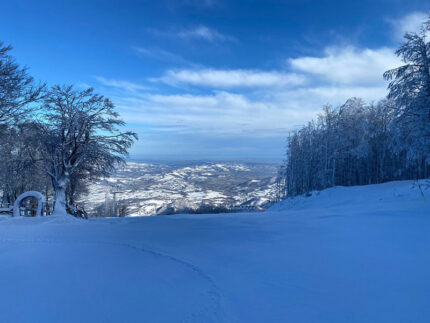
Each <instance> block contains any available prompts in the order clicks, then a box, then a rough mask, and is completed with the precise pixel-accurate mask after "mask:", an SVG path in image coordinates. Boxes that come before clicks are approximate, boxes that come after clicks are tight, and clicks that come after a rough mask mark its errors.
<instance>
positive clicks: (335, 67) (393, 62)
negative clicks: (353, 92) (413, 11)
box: [288, 47, 401, 84]
mask: <svg viewBox="0 0 430 323" xmlns="http://www.w3.org/2000/svg"><path fill="white" fill-rule="evenodd" d="M288 62H289V63H290V64H291V67H292V68H293V69H295V70H297V71H300V72H306V73H309V74H314V75H317V76H319V77H320V78H322V79H326V80H327V81H330V82H333V83H337V84H375V83H376V84H377V83H379V84H381V83H382V82H383V77H382V74H383V73H384V72H385V71H387V70H388V69H391V68H394V67H396V66H399V64H401V61H400V60H399V58H397V57H396V55H395V54H394V50H393V49H391V48H380V49H357V48H354V47H346V48H340V47H328V48H326V50H325V52H324V55H323V56H322V57H299V58H294V59H289V60H288Z"/></svg>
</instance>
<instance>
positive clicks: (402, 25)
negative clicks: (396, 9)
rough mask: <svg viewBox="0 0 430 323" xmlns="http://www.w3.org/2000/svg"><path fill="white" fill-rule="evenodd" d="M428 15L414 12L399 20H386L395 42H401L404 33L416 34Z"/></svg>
mask: <svg viewBox="0 0 430 323" xmlns="http://www.w3.org/2000/svg"><path fill="white" fill-rule="evenodd" d="M429 14H430V13H425V12H420V11H416V12H412V13H410V14H408V15H406V16H403V17H401V18H400V19H388V22H389V23H390V24H391V25H392V29H393V37H394V38H395V39H396V40H402V39H403V35H404V34H405V33H407V32H418V31H419V30H420V27H421V25H422V24H423V22H424V21H425V20H426V19H427V18H428V16H429Z"/></svg>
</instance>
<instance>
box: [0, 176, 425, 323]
mask: <svg viewBox="0 0 430 323" xmlns="http://www.w3.org/2000/svg"><path fill="white" fill-rule="evenodd" d="M424 194H425V196H426V199H427V200H426V201H425V200H424V198H423V197H422V195H421V192H420V190H419V189H418V187H416V186H414V185H413V182H412V181H403V182H391V183H386V184H381V185H370V186H361V187H349V188H344V187H336V188H332V189H328V190H325V191H323V192H321V193H320V194H319V195H317V194H314V195H313V196H312V197H308V198H304V197H300V198H295V199H293V200H288V201H285V202H283V203H280V204H278V205H275V206H274V207H273V208H272V209H270V210H269V211H267V212H264V213H252V214H223V215H176V216H158V217H143V218H124V219H96V220H89V221H85V220H77V219H74V218H71V219H67V218H66V219H64V218H55V217H44V218H9V217H0V322H3V323H6V322H294V323H295V322H330V323H333V322H341V323H345V322H378V323H379V322H389V323H393V322H414V323H419V322H426V323H428V322H430V190H424Z"/></svg>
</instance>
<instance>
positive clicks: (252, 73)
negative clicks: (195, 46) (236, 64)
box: [158, 69, 306, 88]
mask: <svg viewBox="0 0 430 323" xmlns="http://www.w3.org/2000/svg"><path fill="white" fill-rule="evenodd" d="M158 80H159V81H162V82H165V83H167V84H171V85H177V84H181V83H182V84H191V85H194V86H204V87H214V88H233V87H238V88H239V87H271V86H275V87H277V86H294V85H300V84H303V83H305V82H306V78H305V77H304V76H302V75H299V74H295V73H284V72H278V71H259V70H242V69H239V70H216V69H195V70H189V69H185V70H170V71H167V73H166V74H165V75H164V76H162V77H161V78H159V79H158Z"/></svg>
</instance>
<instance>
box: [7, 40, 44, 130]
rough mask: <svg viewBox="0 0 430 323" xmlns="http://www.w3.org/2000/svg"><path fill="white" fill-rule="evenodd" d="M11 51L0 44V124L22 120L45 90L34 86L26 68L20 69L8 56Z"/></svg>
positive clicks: (38, 85) (37, 85) (42, 85)
mask: <svg viewBox="0 0 430 323" xmlns="http://www.w3.org/2000/svg"><path fill="white" fill-rule="evenodd" d="M11 50H12V47H11V46H4V45H3V43H2V42H0V124H5V123H6V124H7V123H11V122H15V121H18V120H20V119H22V118H23V117H24V116H25V115H26V114H27V113H28V112H29V110H30V109H31V108H32V107H31V103H34V102H36V101H38V100H39V99H40V98H41V97H42V94H43V91H44V89H45V86H44V84H35V83H34V80H33V78H32V77H31V76H29V75H28V73H27V68H25V67H24V68H21V67H20V66H19V65H18V64H17V63H16V61H15V59H14V58H13V57H12V56H10V55H9V52H10V51H11Z"/></svg>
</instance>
